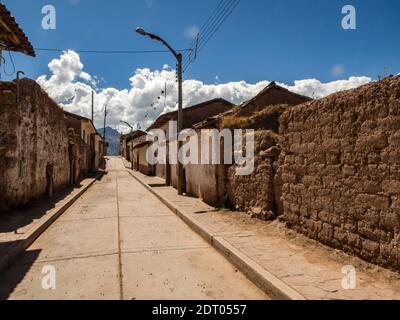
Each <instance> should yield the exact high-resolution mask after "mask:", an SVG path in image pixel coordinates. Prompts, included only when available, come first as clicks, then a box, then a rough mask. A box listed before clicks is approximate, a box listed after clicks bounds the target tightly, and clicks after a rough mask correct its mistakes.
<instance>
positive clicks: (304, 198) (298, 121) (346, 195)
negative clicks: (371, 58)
mask: <svg viewBox="0 0 400 320" xmlns="http://www.w3.org/2000/svg"><path fill="white" fill-rule="evenodd" d="M280 133H281V135H282V138H281V142H280V145H281V147H282V153H281V156H280V160H279V172H278V177H279V179H278V180H277V181H280V182H279V183H277V184H278V187H279V188H282V196H281V201H282V202H281V208H282V209H283V212H282V213H283V219H284V220H285V221H286V222H287V224H288V226H289V227H291V228H293V229H294V230H296V231H299V232H301V233H303V234H305V235H307V236H308V237H310V238H312V239H316V240H318V241H320V242H322V243H324V244H326V245H328V246H331V247H333V248H338V249H342V250H344V251H346V252H349V253H352V254H354V255H357V256H359V257H361V258H363V259H365V260H367V261H370V262H373V263H376V264H380V265H382V266H385V267H390V268H393V269H397V270H400V77H390V78H387V79H385V80H383V81H380V82H374V83H371V84H369V85H366V86H363V87H360V88H358V89H355V90H351V91H347V92H341V93H337V94H333V95H331V96H329V97H327V98H325V99H321V100H318V101H314V102H309V103H305V104H302V105H300V106H297V107H294V108H292V109H290V110H288V111H286V112H285V113H284V114H283V115H282V116H281V125H280Z"/></svg>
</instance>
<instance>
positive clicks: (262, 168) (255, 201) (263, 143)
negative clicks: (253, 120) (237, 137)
mask: <svg viewBox="0 0 400 320" xmlns="http://www.w3.org/2000/svg"><path fill="white" fill-rule="evenodd" d="M254 143H255V150H254V156H255V158H254V172H253V173H252V174H251V175H249V176H238V175H236V169H237V165H233V166H230V167H228V168H227V181H226V192H227V195H228V199H229V202H230V204H231V205H232V207H233V208H234V209H236V210H239V211H244V212H246V213H248V214H249V215H251V216H253V217H255V218H259V219H262V220H271V219H273V218H275V217H276V213H277V211H276V203H275V187H274V177H275V174H276V168H275V162H276V160H277V157H278V156H279V149H278V148H277V147H276V144H277V135H276V134H274V133H273V132H271V131H265V130H261V131H256V133H255V139H254ZM243 145H245V142H244V144H243Z"/></svg>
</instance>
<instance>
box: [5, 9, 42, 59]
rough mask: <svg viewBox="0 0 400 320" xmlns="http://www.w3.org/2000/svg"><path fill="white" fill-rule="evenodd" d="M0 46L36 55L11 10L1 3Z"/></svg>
mask: <svg viewBox="0 0 400 320" xmlns="http://www.w3.org/2000/svg"><path fill="white" fill-rule="evenodd" d="M0 47H2V49H3V50H4V49H5V50H10V51H17V52H22V53H25V54H26V55H28V56H32V57H35V56H36V54H35V50H33V47H32V44H31V43H30V42H29V40H28V38H27V36H26V35H25V33H24V32H23V31H22V30H21V28H20V27H19V25H18V23H17V22H16V21H15V19H14V17H13V16H12V15H11V13H10V11H8V10H7V8H6V7H5V5H4V4H2V3H0Z"/></svg>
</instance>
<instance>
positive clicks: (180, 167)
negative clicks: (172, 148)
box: [136, 28, 183, 195]
mask: <svg viewBox="0 0 400 320" xmlns="http://www.w3.org/2000/svg"><path fill="white" fill-rule="evenodd" d="M136 32H137V33H138V34H140V35H142V36H148V37H149V38H151V39H153V40H157V41H159V42H161V43H162V44H163V45H165V46H166V47H167V48H168V49H169V51H171V52H172V54H173V55H174V57H175V59H176V60H177V62H178V136H177V139H176V140H177V143H178V194H179V195H182V194H183V165H182V163H181V161H180V160H179V153H180V151H181V149H182V145H183V142H182V141H179V133H180V132H181V131H182V130H183V114H182V108H183V107H182V78H183V77H182V53H178V52H176V51H175V50H174V49H172V47H171V46H170V45H169V44H168V43H167V42H166V41H165V40H164V39H162V38H161V37H159V36H157V35H155V34H153V33H149V32H146V31H144V30H143V29H142V28H136Z"/></svg>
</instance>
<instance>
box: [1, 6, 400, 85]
mask: <svg viewBox="0 0 400 320" xmlns="http://www.w3.org/2000/svg"><path fill="white" fill-rule="evenodd" d="M3 2H4V3H5V4H6V6H7V7H8V8H9V10H10V11H11V12H12V13H13V15H14V16H15V17H16V19H17V22H18V23H19V24H20V25H21V26H22V27H23V29H24V31H25V32H26V34H27V35H28V36H29V38H30V40H31V42H32V43H33V44H34V46H35V47H45V48H65V49H69V48H72V49H106V50H113V49H114V50H153V49H162V47H161V46H160V45H159V44H157V43H156V42H153V41H151V40H149V39H146V38H141V37H139V36H137V35H136V34H135V33H134V28H135V27H136V26H143V27H144V28H145V29H146V30H149V31H152V32H154V33H158V34H160V35H162V36H163V37H164V38H166V39H167V40H168V41H169V42H170V43H171V44H173V46H175V47H177V48H186V47H188V46H189V43H190V41H189V40H188V39H187V38H186V37H185V34H184V31H185V28H188V27H191V26H201V25H202V24H203V23H204V22H205V21H206V20H207V18H208V16H209V15H210V14H211V12H212V11H213V10H214V8H215V7H216V5H217V1H216V0H202V1H194V0H186V1H184V0H168V1H166V0H132V1H127V0H114V1H105V0H80V1H78V0H53V1H51V0H45V1H42V0H35V1H26V0H5V1H3ZM349 3H351V4H352V5H354V6H355V7H356V10H357V30H354V31H353V30H350V31H345V30H343V29H342V28H341V19H342V16H343V15H342V14H341V8H342V7H343V6H344V5H345V4H349ZM46 4H52V5H54V6H55V7H56V10H57V29H56V30H51V31H45V30H43V29H42V28H41V19H42V16H43V15H42V14H41V8H42V7H43V6H44V5H46ZM399 12H400V2H399V1H397V0H358V1H357V0H350V1H349V0H347V1H339V0H329V1H325V0H298V1H294V0H280V1H270V0H242V1H241V3H240V5H239V7H238V8H237V9H236V11H235V12H234V13H233V14H232V16H231V17H230V18H229V19H228V20H227V21H226V22H225V24H224V25H223V26H222V28H221V29H220V30H219V32H218V33H217V34H216V35H215V36H214V38H213V39H212V40H211V41H210V42H209V43H208V45H207V46H206V47H205V49H204V51H203V52H201V54H200V56H199V57H198V59H197V61H196V62H195V63H194V64H193V65H192V66H191V68H190V69H189V71H188V73H187V74H186V75H185V77H186V78H194V79H198V80H201V81H204V82H206V83H214V82H215V81H216V80H215V77H216V76H218V77H219V81H220V82H229V81H239V80H245V81H247V82H250V83H254V82H257V81H261V80H265V79H269V80H278V81H281V82H285V83H288V84H289V83H292V82H293V81H294V80H299V79H307V78H317V79H319V80H321V81H324V82H326V81H332V80H335V79H338V78H348V77H349V76H359V75H365V76H369V77H372V78H377V75H378V74H382V73H383V72H384V71H383V70H384V67H385V66H386V67H387V68H388V70H389V73H398V72H400V41H399V40H398V34H399V31H400V19H398V14H399ZM37 54H38V56H37V58H36V59H34V60H33V59H31V58H28V57H24V56H22V55H19V54H14V60H15V62H16V65H17V68H18V69H22V70H24V71H26V73H27V75H28V76H29V77H32V78H35V77H37V76H39V75H41V74H45V73H48V68H47V64H48V63H49V61H50V60H51V59H54V58H57V57H59V56H60V54H59V53H53V52H52V53H47V52H37ZM80 56H81V61H82V63H83V64H84V65H85V71H86V72H88V73H90V74H92V75H97V76H98V77H101V78H104V79H105V81H106V82H105V84H104V85H106V86H113V87H115V88H119V89H122V88H125V87H128V86H129V80H128V79H129V77H130V76H131V75H132V74H133V72H134V70H135V69H136V68H143V67H149V68H151V69H160V68H162V66H163V64H165V63H167V64H170V65H174V59H173V57H172V56H170V55H169V54H166V53H157V54H137V55H94V54H80ZM338 64H339V65H342V66H344V72H343V74H340V75H336V76H335V75H333V74H332V68H333V67H334V66H335V65H338Z"/></svg>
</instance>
